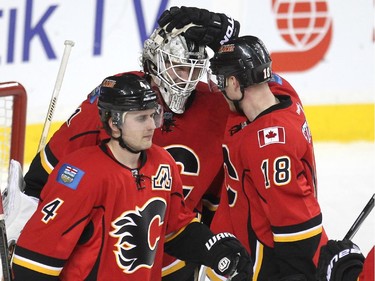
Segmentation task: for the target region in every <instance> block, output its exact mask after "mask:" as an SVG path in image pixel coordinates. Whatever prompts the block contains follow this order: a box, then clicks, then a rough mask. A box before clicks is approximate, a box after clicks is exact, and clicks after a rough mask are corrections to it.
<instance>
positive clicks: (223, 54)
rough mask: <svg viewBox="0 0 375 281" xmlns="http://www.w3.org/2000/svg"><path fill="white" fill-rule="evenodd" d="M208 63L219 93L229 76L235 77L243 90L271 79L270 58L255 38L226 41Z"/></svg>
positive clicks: (245, 37)
mask: <svg viewBox="0 0 375 281" xmlns="http://www.w3.org/2000/svg"><path fill="white" fill-rule="evenodd" d="M210 63H211V65H210V68H211V71H212V74H214V75H216V81H217V84H218V87H219V89H220V90H221V91H223V90H224V89H225V86H226V80H227V77H229V76H235V77H236V78H237V79H238V81H239V82H240V85H241V86H242V87H243V88H246V87H248V86H251V85H255V84H261V83H264V82H267V81H269V80H270V79H271V64H272V60H271V57H270V55H269V53H268V50H267V48H266V47H265V46H264V44H263V42H262V41H261V40H260V39H259V38H257V37H255V36H243V37H239V38H235V39H232V40H230V41H228V42H227V43H225V44H224V45H222V46H221V47H220V49H219V51H218V52H217V53H215V55H214V57H213V58H212V59H211V60H210Z"/></svg>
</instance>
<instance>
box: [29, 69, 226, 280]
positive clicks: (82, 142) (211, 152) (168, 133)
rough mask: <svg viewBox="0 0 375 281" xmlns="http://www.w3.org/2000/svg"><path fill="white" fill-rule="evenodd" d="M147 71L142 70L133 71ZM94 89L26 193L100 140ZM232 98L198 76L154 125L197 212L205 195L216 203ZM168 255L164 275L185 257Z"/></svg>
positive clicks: (39, 161)
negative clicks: (179, 104) (183, 103)
mask: <svg viewBox="0 0 375 281" xmlns="http://www.w3.org/2000/svg"><path fill="white" fill-rule="evenodd" d="M132 73H134V74H136V75H139V76H144V73H142V72H132ZM98 96H99V88H96V89H94V90H93V91H92V92H91V93H90V94H89V95H88V97H87V99H86V100H85V101H84V102H83V103H82V104H81V105H80V106H79V107H78V109H77V110H76V111H75V112H74V114H72V116H71V117H70V118H69V119H68V120H67V122H65V123H64V124H63V125H62V126H61V128H60V129H59V130H58V131H57V132H56V133H55V134H54V135H53V136H52V138H51V139H50V140H49V142H48V144H47V145H46V147H45V148H44V149H43V150H42V151H41V152H40V153H39V154H38V155H37V156H36V157H35V158H34V159H33V162H32V164H31V166H30V169H29V171H28V173H27V174H26V175H25V181H26V188H25V193H26V194H28V195H31V196H35V197H39V193H40V191H41V189H42V188H43V186H44V184H45V182H46V180H47V178H48V175H49V174H50V173H51V171H52V169H53V168H54V167H55V165H56V164H57V163H58V161H59V159H61V158H62V157H63V156H64V155H66V154H69V153H71V152H73V151H75V150H76V149H78V148H80V147H84V146H90V145H96V144H98V143H99V142H100V141H101V140H103V139H105V138H108V135H107V134H106V133H105V132H104V130H101V121H100V118H99V114H98V108H97V98H98ZM228 114H229V108H228V104H227V103H226V101H225V99H224V97H223V96H222V94H220V93H212V92H210V90H209V88H208V85H207V84H206V83H203V82H199V83H198V85H197V87H196V90H195V91H194V92H193V93H192V96H191V97H190V98H189V101H188V104H187V108H186V110H185V112H184V113H183V114H181V115H178V114H172V113H170V112H168V113H165V121H164V126H163V128H161V129H157V130H155V133H154V137H153V143H155V144H157V145H160V146H162V147H164V148H165V149H166V150H167V151H168V152H169V153H170V154H171V155H172V156H173V158H174V159H175V161H176V162H177V164H178V167H179V170H180V175H181V178H182V182H183V190H184V195H185V199H186V204H187V206H188V207H189V208H190V209H191V210H194V211H196V212H197V213H198V214H200V212H201V211H202V198H204V199H205V198H208V200H204V202H205V203H207V205H208V207H207V208H208V209H211V210H213V209H215V208H216V207H217V206H215V203H217V201H215V199H216V198H217V197H219V196H218V195H219V193H220V188H221V185H222V181H223V177H224V173H223V165H222V164H223V154H222V147H221V144H222V141H223V135H224V129H225V124H226V119H227V116H228ZM173 261H175V258H172V257H170V256H166V260H165V265H166V268H165V270H164V273H163V275H166V274H170V273H171V272H174V271H175V270H177V269H178V268H181V263H183V262H178V263H176V262H174V263H173V266H170V265H171V263H172V262H173Z"/></svg>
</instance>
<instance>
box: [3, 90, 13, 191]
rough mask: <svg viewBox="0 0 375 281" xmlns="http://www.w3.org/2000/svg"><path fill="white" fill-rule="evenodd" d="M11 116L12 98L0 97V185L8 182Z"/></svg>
mask: <svg viewBox="0 0 375 281" xmlns="http://www.w3.org/2000/svg"><path fill="white" fill-rule="evenodd" d="M12 116H13V96H4V97H2V96H0V153H1V154H0V184H1V189H4V188H5V186H6V183H7V180H8V169H9V161H10V149H11V134H12Z"/></svg>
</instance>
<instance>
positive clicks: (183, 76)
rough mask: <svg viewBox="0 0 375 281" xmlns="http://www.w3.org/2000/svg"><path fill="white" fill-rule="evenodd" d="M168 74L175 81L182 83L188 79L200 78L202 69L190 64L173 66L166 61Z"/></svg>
mask: <svg viewBox="0 0 375 281" xmlns="http://www.w3.org/2000/svg"><path fill="white" fill-rule="evenodd" d="M165 65H166V68H167V73H168V76H169V77H170V78H171V79H172V80H173V82H174V83H176V84H178V85H180V87H183V86H182V85H183V84H184V83H185V82H186V81H195V80H197V79H198V78H199V75H200V72H201V69H198V68H194V69H192V67H190V66H182V65H181V66H173V65H172V64H171V63H166V64H165Z"/></svg>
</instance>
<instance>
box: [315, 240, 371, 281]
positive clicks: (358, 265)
mask: <svg viewBox="0 0 375 281" xmlns="http://www.w3.org/2000/svg"><path fill="white" fill-rule="evenodd" d="M364 260H365V258H364V256H363V255H362V253H361V250H360V249H359V248H358V246H357V245H355V244H354V243H353V242H352V241H350V240H348V239H344V240H341V241H335V240H329V241H328V243H327V245H325V246H323V247H322V248H321V249H320V256H319V263H318V271H317V274H318V276H317V277H318V280H319V281H323V280H324V281H352V280H353V281H354V280H357V277H358V275H359V273H360V272H361V271H362V268H363V261H364Z"/></svg>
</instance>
